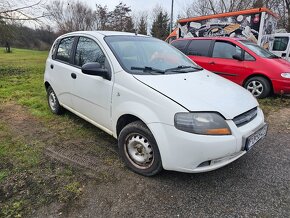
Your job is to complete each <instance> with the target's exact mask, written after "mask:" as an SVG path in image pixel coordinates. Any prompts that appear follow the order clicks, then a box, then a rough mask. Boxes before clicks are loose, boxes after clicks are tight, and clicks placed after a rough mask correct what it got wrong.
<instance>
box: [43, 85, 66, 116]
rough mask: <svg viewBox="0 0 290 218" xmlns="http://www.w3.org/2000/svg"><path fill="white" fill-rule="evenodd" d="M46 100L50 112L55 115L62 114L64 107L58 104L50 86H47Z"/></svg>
mask: <svg viewBox="0 0 290 218" xmlns="http://www.w3.org/2000/svg"><path fill="white" fill-rule="evenodd" d="M47 102H48V106H49V108H50V110H51V111H52V113H54V114H57V115H60V114H63V112H64V108H63V107H62V106H61V105H60V104H59V101H58V99H57V97H56V94H55V92H54V91H53V89H52V88H51V86H49V87H48V88H47Z"/></svg>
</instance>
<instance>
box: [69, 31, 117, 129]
mask: <svg viewBox="0 0 290 218" xmlns="http://www.w3.org/2000/svg"><path fill="white" fill-rule="evenodd" d="M89 62H98V63H100V64H101V65H102V66H103V67H104V68H107V69H108V70H109V71H110V72H111V67H110V65H109V63H108V60H107V58H106V56H105V54H104V52H103V51H102V49H101V48H100V46H99V45H98V44H97V42H96V41H94V40H93V39H91V38H87V37H79V39H78V44H77V46H76V52H75V56H74V65H75V66H76V68H75V70H74V72H73V73H74V74H75V77H76V78H75V80H74V88H73V96H72V101H73V105H74V108H75V110H76V111H77V112H79V113H81V114H82V115H84V116H85V117H87V118H89V119H90V120H92V121H94V122H95V123H97V124H99V125H101V126H103V127H105V128H107V129H108V130H112V129H111V116H110V111H111V95H112V88H113V82H112V79H111V80H107V79H104V78H102V77H100V76H92V75H86V74H84V73H82V71H81V67H82V66H83V65H84V64H85V63H89ZM111 73H112V72H111Z"/></svg>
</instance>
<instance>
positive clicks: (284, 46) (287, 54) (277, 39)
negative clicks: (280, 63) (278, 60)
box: [270, 33, 290, 61]
mask: <svg viewBox="0 0 290 218" xmlns="http://www.w3.org/2000/svg"><path fill="white" fill-rule="evenodd" d="M272 45H273V46H272V47H271V48H270V51H271V52H272V53H273V54H275V55H277V56H278V57H282V58H284V59H286V60H287V61H290V33H275V35H274V42H273V44H272Z"/></svg>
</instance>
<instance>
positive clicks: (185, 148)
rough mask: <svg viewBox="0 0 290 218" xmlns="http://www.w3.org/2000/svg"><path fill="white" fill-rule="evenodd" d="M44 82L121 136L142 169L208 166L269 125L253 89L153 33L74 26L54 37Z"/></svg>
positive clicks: (62, 104)
mask: <svg viewBox="0 0 290 218" xmlns="http://www.w3.org/2000/svg"><path fill="white" fill-rule="evenodd" d="M44 84H45V88H46V90H47V97H48V104H49V107H50V109H51V111H52V112H53V113H55V114H61V113H62V112H63V109H64V108H65V109H67V110H69V111H71V112H73V113H75V114H76V115H78V116H80V117H82V118H83V119H85V120H87V121H88V122H90V123H92V124H94V125H95V126H97V127H99V128H100V129H102V130H104V131H105V132H107V133H108V134H110V135H112V136H113V137H115V138H117V139H118V146H119V152H120V155H121V157H122V159H123V160H124V162H125V164H126V165H127V166H128V167H129V168H130V169H131V170H133V171H134V172H136V173H139V174H142V175H145V176H152V175H154V174H157V173H158V172H160V171H161V170H162V169H166V170H175V171H181V172H191V173H198V172H206V171H210V170H214V169H217V168H220V167H222V166H225V165H227V164H229V163H231V162H232V161H234V160H236V159H238V158H239V157H241V156H242V155H244V154H245V153H246V152H247V151H249V150H250V149H251V148H252V147H253V145H254V144H255V143H256V142H257V141H259V140H260V139H261V138H263V137H264V136H265V135H266V132H267V125H266V124H265V122H264V116H263V112H262V110H261V109H260V107H259V105H258V102H257V101H256V99H255V98H254V97H253V96H252V95H251V93H250V92H248V91H247V90H245V89H244V88H242V87H240V86H239V85H236V84H234V83H232V82H230V81H229V80H226V79H224V78H222V77H220V76H218V75H215V74H213V73H211V72H209V71H207V70H204V69H202V68H201V67H199V66H198V65H196V64H195V63H194V62H193V61H191V60H190V59H189V58H187V57H186V56H185V55H184V54H183V53H181V52H180V51H179V50H177V49H175V48H174V47H172V46H171V45H168V44H167V43H165V42H163V41H161V40H158V39H155V38H152V37H148V36H142V35H135V34H131V33H123V32H96V31H95V32H93V31H92V32H73V33H68V34H65V35H62V36H60V37H59V38H58V39H56V41H55V42H54V44H53V46H52V49H51V50H50V53H49V55H48V58H47V61H46V68H45V75H44Z"/></svg>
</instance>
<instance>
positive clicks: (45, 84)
mask: <svg viewBox="0 0 290 218" xmlns="http://www.w3.org/2000/svg"><path fill="white" fill-rule="evenodd" d="M44 86H45V89H46V90H47V89H48V87H49V86H51V85H50V84H49V82H47V81H45V83H44Z"/></svg>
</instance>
